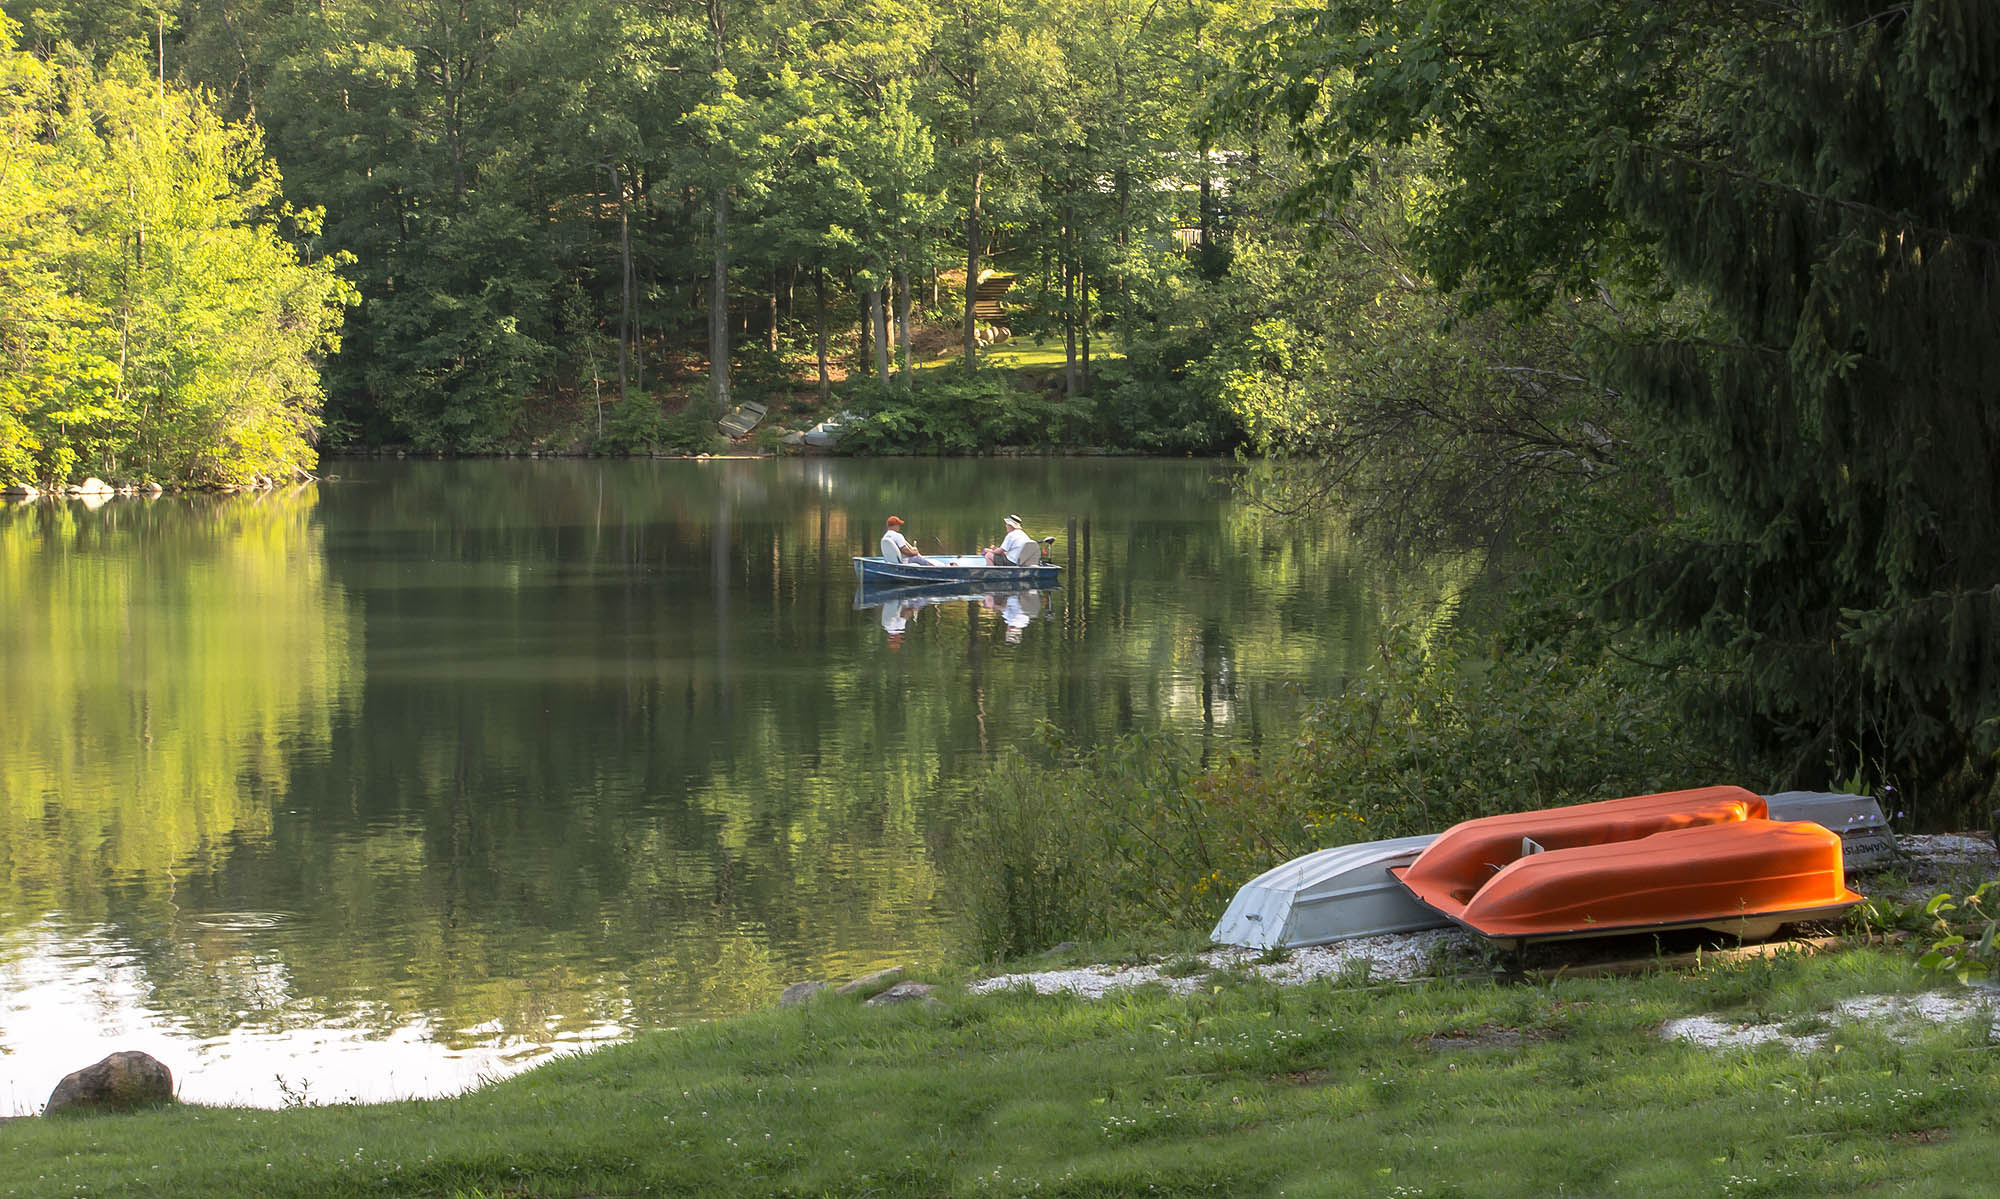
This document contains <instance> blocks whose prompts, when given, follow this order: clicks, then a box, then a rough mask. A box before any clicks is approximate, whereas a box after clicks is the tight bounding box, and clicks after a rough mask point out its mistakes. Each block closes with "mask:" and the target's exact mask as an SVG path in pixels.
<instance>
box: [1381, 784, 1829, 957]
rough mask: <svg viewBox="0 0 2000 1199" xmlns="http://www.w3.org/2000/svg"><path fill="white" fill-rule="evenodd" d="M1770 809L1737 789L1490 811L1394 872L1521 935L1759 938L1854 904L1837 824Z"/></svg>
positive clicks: (1478, 918) (1438, 907) (1486, 929)
mask: <svg viewBox="0 0 2000 1199" xmlns="http://www.w3.org/2000/svg"><path fill="white" fill-rule="evenodd" d="M1765 814H1766V809H1765V805H1764V800H1763V799H1762V798H1761V797H1759V796H1757V795H1755V794H1753V793H1751V792H1749V791H1746V790H1744V789H1743V788H1741V787H1703V788H1699V789H1696V790H1692V791H1675V792H1668V793H1665V794H1660V795H1639V796H1632V797H1630V798H1626V799H1614V800H1605V801H1603V802H1600V803H1589V804H1578V805H1575V806H1573V807H1567V808H1549V809H1545V810H1542V811H1538V812H1521V813H1516V814H1513V815H1508V816H1491V817H1486V818H1484V819H1480V820H1469V821H1466V822H1464V823H1462V824H1459V825H1456V826H1454V827H1452V828H1451V829H1449V830H1447V831H1446V832H1445V833H1444V834H1443V835H1442V836H1440V837H1439V838H1438V839H1437V840H1436V841H1435V842H1433V843H1432V844H1431V846H1430V848H1428V849H1426V850H1425V851H1424V852H1423V853H1422V854H1421V855H1420V856H1419V857H1418V858H1417V860H1416V861H1414V862H1412V863H1411V864H1410V865H1408V866H1406V867H1399V868H1395V869H1392V870H1391V872H1390V873H1391V874H1392V875H1394V876H1395V877H1396V878H1397V879H1398V881H1400V882H1401V883H1402V885H1403V886H1404V887H1405V888H1406V889H1408V890H1409V892H1410V894H1411V895H1413V896H1415V897H1416V899H1417V900H1418V901H1419V902H1420V903H1423V904H1424V905H1425V906H1427V907H1430V908H1432V909H1434V910H1435V911H1437V912H1438V913H1439V914H1441V915H1443V916H1445V917H1447V918H1449V919H1451V920H1453V921H1455V922H1456V923H1458V924H1461V925H1464V926H1465V927H1467V928H1469V929H1471V930H1473V931H1474V932H1478V933H1480V934H1482V935H1484V936H1487V937H1492V938H1495V939H1497V940H1510V941H1516V942H1527V941H1537V940H1554V939H1565V938H1573V937H1590V936H1604V935H1609V934H1613V933H1630V932H1643V931H1653V930H1666V929H1676V928H1708V929H1715V930H1717V931H1720V932H1725V933H1729V934H1732V935H1735V936H1738V937H1741V938H1743V939H1745V940H1755V939H1759V938H1762V937H1768V936H1770V935H1771V934H1772V933H1774V932H1776V931H1777V929H1778V927H1779V926H1780V925H1782V924H1786V923H1791V922H1795V921H1800V920H1816V919H1826V918H1828V917H1831V916H1835V915H1838V914H1839V913H1841V912H1843V911H1845V910H1846V909H1847V908H1849V907H1851V906H1853V905H1854V904H1856V903H1859V902H1860V901H1861V896H1859V895H1857V894H1855V893H1854V892H1853V891H1850V890H1848V889H1847V885H1846V881H1845V877H1844V874H1843V869H1842V866H1843V863H1842V861H1841V846H1840V836H1839V835H1838V834H1837V833H1834V832H1832V831H1831V830H1829V829H1826V828H1824V827H1822V826H1820V825H1817V824H1808V823H1803V822H1801V823H1789V822H1781V821H1772V820H1768V819H1765Z"/></svg>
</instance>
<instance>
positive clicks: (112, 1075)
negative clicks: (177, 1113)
mask: <svg viewBox="0 0 2000 1199" xmlns="http://www.w3.org/2000/svg"><path fill="white" fill-rule="evenodd" d="M173 1101H174V1074H173V1071H171V1070H169V1069H167V1068H166V1067H165V1066H164V1065H162V1064H160V1060H159V1059H158V1058H156V1057H154V1056H152V1055H151V1054H147V1053H139V1052H137V1051H136V1050H124V1051H121V1052H118V1053H114V1054H112V1055H111V1056H109V1057H107V1058H105V1059H104V1060H103V1061H101V1062H98V1063H97V1064H96V1065H94V1066H85V1067H84V1068H83V1069H81V1070H78V1071H77V1072H75V1073H74V1074H71V1075H69V1076H68V1077H66V1078H64V1079H63V1080H62V1081H61V1082H59V1083H57V1084H56V1089H55V1090H53V1091H51V1092H49V1102H48V1106H46V1107H44V1108H43V1109H42V1114H43V1115H45V1116H57V1115H62V1114H64V1113H69V1112H125V1111H131V1110H132V1109H133V1108H136V1107H151V1106H153V1105H155V1104H161V1103H172V1102H173Z"/></svg>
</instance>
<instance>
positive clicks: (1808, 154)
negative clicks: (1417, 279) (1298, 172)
mask: <svg viewBox="0 0 2000 1199" xmlns="http://www.w3.org/2000/svg"><path fill="white" fill-rule="evenodd" d="M1787 34H1788V35H1787V36H1785V37H1783V38H1782V39H1775V40H1771V41H1765V42H1763V43H1761V44H1758V43H1753V42H1750V41H1747V40H1742V41H1738V42H1736V43H1735V44H1734V45H1733V47H1732V49H1731V51H1730V53H1729V54H1727V55H1726V56H1724V57H1723V58H1722V64H1723V67H1724V69H1723V70H1721V71H1719V72H1718V73H1717V74H1716V76H1715V79H1716V82H1715V83H1714V85H1713V88H1712V90H1711V91H1710V92H1708V93H1707V94H1705V95H1704V96H1703V100H1704V104H1703V109H1704V111H1705V112H1706V113H1708V114H1709V115H1708V118H1707V120H1705V121H1704V122H1703V124H1704V125H1705V126H1706V127H1707V129H1708V131H1709V134H1710V136H1708V137H1706V138H1705V139H1703V140H1701V141H1700V142H1699V143H1694V144H1689V145H1685V146H1676V145H1673V144H1661V143H1658V142H1653V143H1645V142H1640V143H1636V144H1634V145H1632V146H1631V147H1630V149H1629V150H1628V151H1627V152H1626V154H1625V155H1624V156H1623V167H1622V170H1621V171H1620V173H1619V176H1618V179H1617V185H1616V187H1615V189H1614V192H1613V194H1614V197H1615V199H1616V201H1617V202H1618V204H1619V207H1620V209H1621V210H1622V211H1624V212H1627V213H1629V214H1630V215H1631V217H1632V219H1633V221H1634V223H1635V224H1636V226H1637V227H1639V228H1640V229H1642V230H1645V231H1647V232H1650V233H1653V234H1656V235H1657V237H1658V240H1659V245H1660V247H1661V250H1662V253H1663V256H1664V258H1665V261H1666V263H1667V265H1668V267H1669V269H1670V270H1671V272H1672V273H1673V275H1674V276H1675V277H1676V278H1678V279H1681V280H1685V281H1686V282H1687V283H1688V284H1689V285H1690V286H1691V287H1692V288H1694V289H1695V291H1696V292H1697V294H1699V295H1700V296H1701V297H1702V299H1703V300H1705V301H1706V303H1705V305H1704V306H1703V308H1702V319H1700V320H1698V321H1692V322H1687V323H1685V324H1683V325H1682V326H1680V327H1678V328H1673V329H1670V330H1668V331H1667V333H1666V335H1665V336H1662V337H1660V338H1658V339H1657V340H1652V341H1649V342H1645V343H1641V344H1637V345H1631V346H1628V347H1625V348H1622V349H1620V350H1619V351H1617V352H1616V353H1614V354H1613V355H1612V356H1611V358H1610V362H1611V365H1612V371H1611V377H1612V379H1613V381H1614V382H1615V384H1616V385H1618V386H1619V387H1621V388H1622V389H1625V390H1626V391H1627V392H1628V393H1629V395H1630V397H1631V399H1632V401H1633V402H1634V403H1635V404H1636V405H1638V406H1639V407H1640V408H1641V409H1642V410H1644V411H1645V412H1647V413H1648V414H1650V415H1651V416H1652V418H1653V419H1654V420H1656V421H1657V424H1658V428H1659V433H1660V435H1659V438H1658V442H1657V444H1658V446H1659V448H1660V450H1661V451H1662V453H1663V454H1664V456H1665V461H1666V463H1667V464H1668V466H1669V475H1670V478H1671V480H1672V485H1673V486H1672V498H1673V511H1674V514H1675V518H1674V519H1673V521H1672V522H1671V523H1670V524H1669V525H1667V526H1666V527H1665V528H1663V529H1660V530H1658V531H1656V532H1651V533H1647V534H1641V535H1639V536H1637V537H1635V538H1633V539H1632V541H1631V542H1630V543H1629V544H1628V546H1627V547H1626V549H1627V551H1628V552H1627V553H1625V554H1624V555H1621V556H1620V558H1619V559H1618V560H1619V561H1622V563H1623V564H1624V565H1625V566H1626V567H1627V568H1628V569H1627V571H1625V572H1624V573H1621V574H1619V575H1617V576H1616V581H1615V582H1614V583H1613V584H1612V585H1611V586H1610V588H1609V596H1610V598H1611V599H1612V601H1613V603H1614V607H1615V610H1616V611H1619V612H1621V613H1624V614H1628V615H1631V616H1633V617H1635V618H1637V619H1639V620H1640V621H1642V622H1643V623H1644V624H1645V625H1646V626H1647V627H1649V628H1652V629H1655V630H1658V631H1660V632H1663V633H1671V634H1686V635H1692V636H1695V637H1697V638H1699V639H1700V640H1701V641H1702V642H1703V643H1706V644H1709V645H1711V646H1714V647H1716V648H1718V649H1721V650H1723V651H1724V652H1725V653H1726V654H1727V655H1728V657H1729V659H1730V660H1732V661H1733V662H1735V663H1737V664H1739V670H1738V672H1737V673H1736V674H1735V675H1734V679H1735V683H1734V686H1733V688H1732V689H1733V691H1734V692H1735V693H1736V695H1737V696H1738V697H1739V698H1740V699H1741V701H1742V705H1741V706H1739V707H1732V709H1731V710H1733V711H1747V712H1749V713H1751V714H1753V715H1754V716H1755V717H1756V718H1757V719H1759V720H1761V721H1764V722H1768V723H1769V724H1770V725H1771V726H1773V728H1774V731H1776V732H1778V733H1779V734H1780V735H1781V736H1782V739H1783V741H1784V743H1786V744H1788V745H1789V746H1791V747H1792V748H1793V749H1794V751H1795V752H1796V754H1797V755H1798V760H1799V762H1800V764H1801V766H1802V767H1805V768H1808V771H1809V772H1810V771H1823V770H1824V768H1825V767H1826V766H1827V765H1829V764H1831V765H1832V767H1833V770H1834V771H1835V772H1836V773H1837V774H1849V773H1856V772H1858V773H1861V774H1863V775H1865V776H1868V777H1870V778H1872V779H1873V780H1874V781H1882V780H1885V779H1890V778H1899V777H1900V778H1901V779H1902V780H1903V781H1905V782H1906V783H1908V782H1916V781H1920V780H1927V779H1928V780H1940V779H1943V778H1945V777H1947V776H1948V775H1950V774H1951V773H1952V772H1954V770H1955V769H1956V768H1957V767H1959V766H1964V767H1968V768H1969V769H1970V771H1971V778H1970V780H1969V781H1975V782H1983V781H1990V779H1991V776H1992V766H1993V762H1994V754H1995V751H1996V750H2000V470H1996V463H2000V405H1996V404H1995V402H1994V399H1993V392H1992V387H1993V380H1994V379H1995V378H1996V377H2000V183H1997V182H1996V171H2000V137H1996V136H1995V132H1994V130H1995V125H1994V121H1995V119H1996V116H2000V72H1996V71H1995V70H1994V64H1995V63H2000V22H1997V21H1995V20H1994V19H1993V9H1992V7H1991V5H1989V4H1985V3H1981V2H1979V0H1931V2H1928V3H1922V4H1917V5H1913V6H1910V7H1906V8H1895V9H1887V10H1884V9H1880V8H1878V7H1877V6H1874V5H1868V4H1862V3H1855V2H1853V0H1816V2H1814V3H1810V4H1806V5H1803V6H1802V7H1801V8H1800V10H1799V11H1798V16H1797V23H1796V24H1795V25H1794V26H1793V27H1792V28H1791V29H1789V30H1788V31H1787ZM1812 777H1817V778H1819V779H1821V780H1824V779H1825V778H1826V775H1825V774H1824V773H1817V774H1814V775H1812ZM1933 802H1936V799H1935V798H1934V800H1933Z"/></svg>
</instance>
